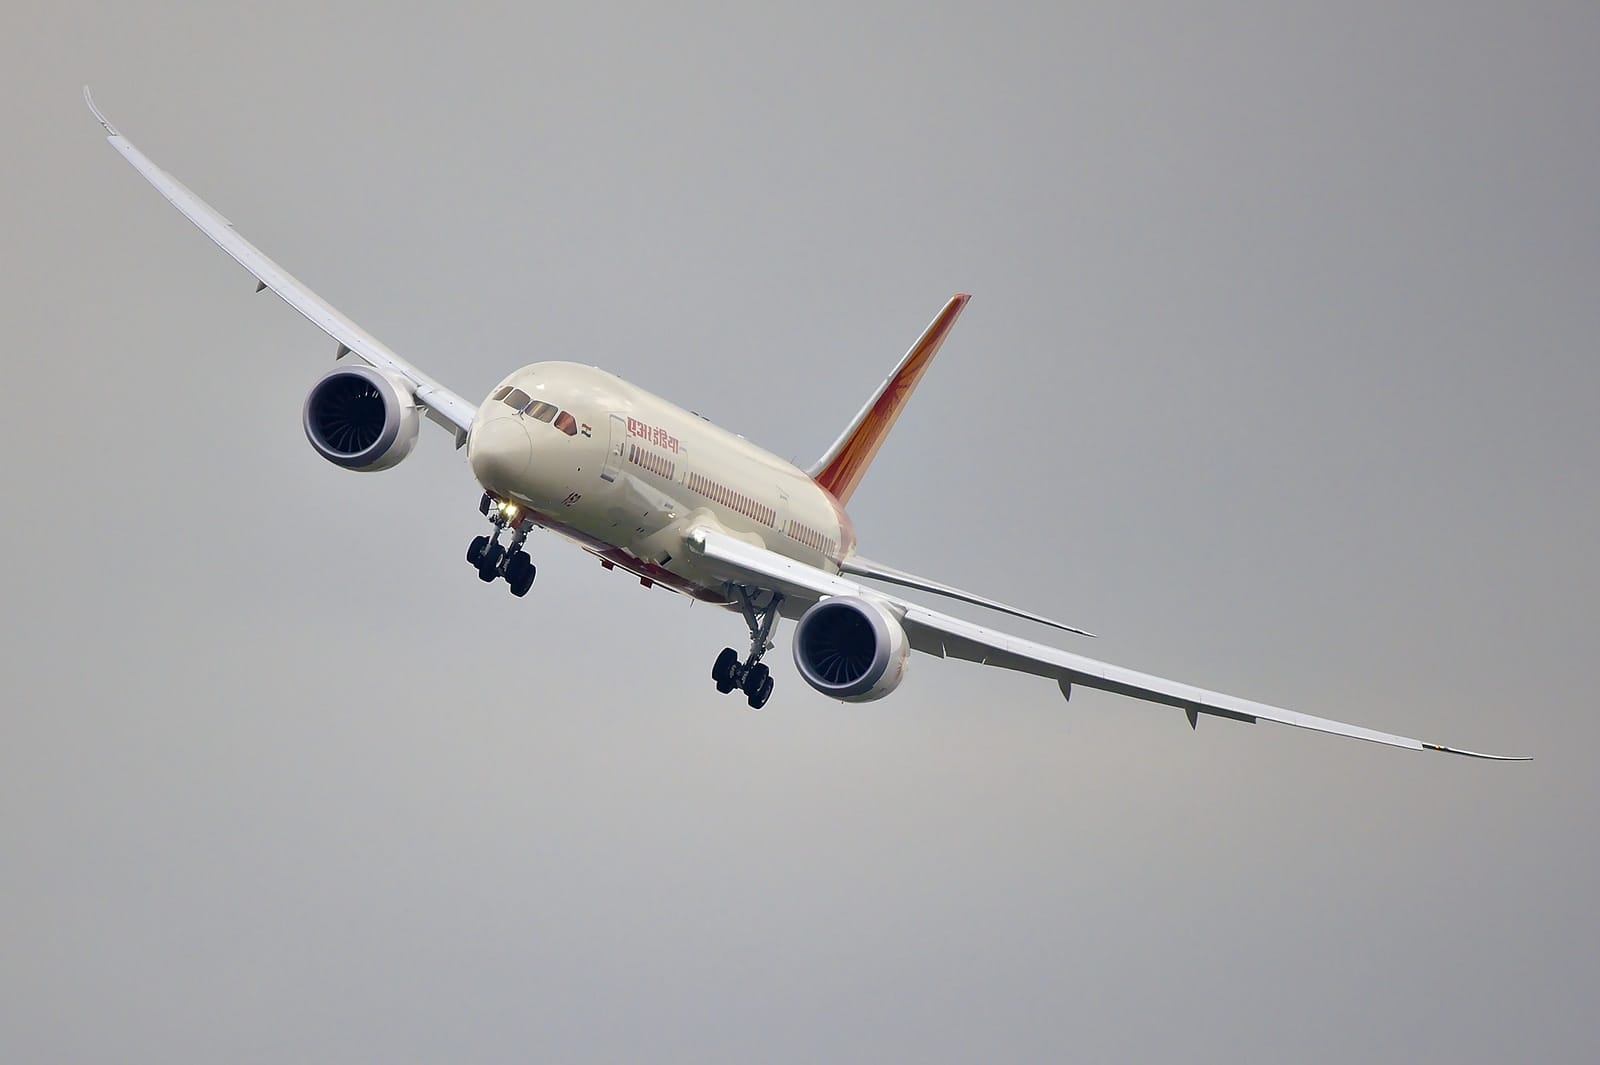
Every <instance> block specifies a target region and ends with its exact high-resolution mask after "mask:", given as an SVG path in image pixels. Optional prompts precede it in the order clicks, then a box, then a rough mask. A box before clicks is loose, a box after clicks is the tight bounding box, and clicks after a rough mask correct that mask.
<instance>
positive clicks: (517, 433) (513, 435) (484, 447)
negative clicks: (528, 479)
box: [467, 418, 533, 491]
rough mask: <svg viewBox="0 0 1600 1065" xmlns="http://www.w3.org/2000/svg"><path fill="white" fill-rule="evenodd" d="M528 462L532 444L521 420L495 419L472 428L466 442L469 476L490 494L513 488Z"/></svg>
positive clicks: (531, 455)
mask: <svg viewBox="0 0 1600 1065" xmlns="http://www.w3.org/2000/svg"><path fill="white" fill-rule="evenodd" d="M532 461H533V441H532V440H530V439H529V438H528V430H527V429H526V428H525V427H524V426H523V424H522V419H521V418H495V419H493V420H491V421H488V422H485V423H484V424H482V425H475V426H473V428H472V435H471V436H470V437H469V438H468V439H467V462H468V463H469V464H470V465H471V466H472V475H473V476H474V477H476V478H477V479H478V483H479V484H481V485H483V487H485V488H487V489H489V490H490V491H493V490H495V489H500V490H502V491H506V490H510V489H513V488H515V487H517V485H518V484H519V483H520V482H521V481H522V479H523V475H524V474H525V473H526V472H527V469H528V465H529V463H531V462H532Z"/></svg>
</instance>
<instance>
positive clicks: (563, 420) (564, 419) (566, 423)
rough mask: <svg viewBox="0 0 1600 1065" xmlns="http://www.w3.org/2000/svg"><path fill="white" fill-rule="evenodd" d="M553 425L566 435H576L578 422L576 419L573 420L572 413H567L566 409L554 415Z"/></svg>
mask: <svg viewBox="0 0 1600 1065" xmlns="http://www.w3.org/2000/svg"><path fill="white" fill-rule="evenodd" d="M555 425H556V428H557V429H560V430H561V431H562V432H563V433H566V434H567V435H568V436H577V435H578V423H577V421H576V420H574V418H573V417H572V415H570V414H568V413H567V412H566V411H562V412H561V413H560V414H557V415H556V422H555Z"/></svg>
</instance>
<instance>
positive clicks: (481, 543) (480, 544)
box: [467, 536, 489, 566]
mask: <svg viewBox="0 0 1600 1065" xmlns="http://www.w3.org/2000/svg"><path fill="white" fill-rule="evenodd" d="M488 546H489V538H488V537H487V536H476V537H473V540H472V543H470V544H468V545H467V561H468V562H470V563H472V565H474V566H476V565H477V564H478V563H479V562H482V561H483V551H484V548H486V547H488Z"/></svg>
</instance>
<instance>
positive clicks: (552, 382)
mask: <svg viewBox="0 0 1600 1065" xmlns="http://www.w3.org/2000/svg"><path fill="white" fill-rule="evenodd" d="M508 385H509V386H511V387H514V388H520V389H522V390H523V391H524V392H526V393H528V394H529V395H530V396H532V397H534V398H535V399H536V400H542V401H544V402H547V403H553V404H555V405H556V406H558V407H560V408H561V409H562V410H564V411H567V412H569V413H571V414H572V415H573V417H575V418H576V419H577V420H578V422H579V423H580V424H583V425H587V426H588V427H589V429H590V435H588V436H585V435H583V434H582V433H580V434H579V435H577V436H567V435H566V434H565V433H563V432H561V431H560V430H558V429H556V428H555V427H554V426H553V425H550V424H546V423H542V422H539V421H537V420H535V419H533V418H531V417H528V416H526V415H517V414H514V413H512V411H511V408H510V407H508V406H507V405H506V404H504V403H503V402H501V401H499V400H491V399H486V400H485V401H484V402H483V404H482V405H481V406H480V407H479V408H478V413H477V417H476V419H475V420H474V425H473V430H472V434H471V436H470V437H469V439H468V443H467V456H468V460H469V461H470V463H471V464H472V468H473V472H474V475H475V476H477V477H478V480H479V482H480V483H481V484H482V485H483V487H484V489H485V490H486V491H488V492H489V493H491V494H492V495H495V496H497V497H499V498H501V499H503V500H505V501H508V502H514V503H516V504H518V505H519V506H521V507H524V508H526V509H527V510H528V511H529V512H531V514H532V516H533V520H535V521H537V522H539V523H540V524H542V525H546V526H547V527H549V528H551V529H553V530H554V531H556V532H560V533H562V534H564V535H567V536H568V537H570V538H572V539H574V540H576V541H578V542H579V543H582V544H584V545H585V546H588V547H591V548H601V547H611V548H617V549H619V550H621V551H622V552H623V553H625V554H626V555H629V556H631V557H633V558H635V559H638V560H640V561H642V562H647V563H654V564H658V565H661V566H662V567H663V568H665V569H666V570H668V571H669V572H671V573H673V574H675V575H677V576H679V577H681V578H683V579H684V580H686V581H689V582H690V583H691V584H693V585H695V586H696V587H697V588H699V589H701V590H703V591H706V592H710V593H713V594H721V592H720V589H721V587H722V584H723V581H722V580H721V579H720V578H719V577H718V576H717V574H716V573H714V572H712V571H710V570H707V569H704V568H703V563H701V562H699V560H698V559H697V558H696V557H695V556H693V555H692V554H691V552H690V551H689V550H688V549H687V548H686V546H685V539H684V537H685V534H686V532H687V531H688V530H689V529H690V528H691V527H693V526H696V525H704V526H710V527H713V528H716V529H719V530H721V531H724V532H727V533H729V534H732V535H734V536H737V537H739V538H740V539H742V540H745V541H746V542H748V543H750V544H753V545H758V546H761V547H764V548H766V549H768V550H770V551H774V552H776V553H778V554H780V555H783V556H785V557H787V558H791V559H794V560H796V561H799V562H803V563H806V564H807V565H812V566H817V567H819V568H821V569H823V570H825V571H827V572H829V573H837V572H838V570H839V563H840V561H841V560H842V559H843V558H845V557H848V555H849V554H850V553H852V552H853V551H854V547H855V544H854V535H853V533H852V532H851V531H850V526H849V520H848V518H847V517H845V516H844V512H843V509H842V507H840V505H839V504H838V502H837V501H836V500H835V499H834V498H833V497H832V496H831V495H829V494H828V492H826V491H825V490H824V489H822V488H821V487H819V486H818V485H817V484H816V482H814V481H813V480H812V479H811V478H810V477H809V476H807V475H806V474H805V473H804V472H803V471H801V470H800V469H799V468H797V467H796V466H794V465H793V464H791V463H789V462H785V461H784V460H783V459H781V458H779V457H778V456H776V455H774V454H772V453H771V452H769V451H767V450H765V449H763V448H761V447H758V446H757V445H755V444H752V443H751V442H750V441H748V440H745V439H744V438H743V437H740V436H738V435H737V434H734V433H730V432H728V431H727V430H726V429H723V428H721V427H720V426H717V425H715V424H713V423H712V422H710V421H708V420H706V419H705V418H703V417H700V416H699V415H696V414H693V413H691V412H690V411H687V410H684V409H683V408H682V407H680V406H678V405H677V404H675V403H672V402H669V401H668V400H665V399H662V398H661V397H660V396H657V395H654V394H652V393H650V392H647V391H645V390H644V389H642V388H639V387H638V386H637V385H633V384H630V383H628V382H627V381H624V380H622V379H621V378H619V377H617V376H616V375H615V374H611V373H607V372H606V371H604V370H600V369H597V368H595V367H592V366H583V365H580V364H577V363H569V362H542V363H534V364H532V365H530V366H524V367H523V368H521V369H519V370H517V371H515V372H514V373H511V374H509V375H508V376H507V377H505V379H504V380H502V381H501V382H500V383H499V384H498V385H496V387H495V389H494V392H498V391H499V390H500V388H501V387H503V386H508ZM492 394H493V392H491V395H492ZM630 419H631V420H632V421H633V423H634V424H635V425H636V426H638V427H648V429H647V430H645V431H644V432H643V433H642V434H639V435H631V434H630V433H629V430H628V425H629V420H630ZM517 426H520V427H521V428H522V429H523V430H524V431H525V433H526V436H527V452H528V454H529V455H530V458H529V459H528V460H527V461H526V462H522V461H521V460H520V458H519V457H518V456H520V455H521V454H522V450H523V447H524V445H523V443H522V439H521V437H519V436H518V435H517V434H516V432H515V431H514V428H515V427H517ZM674 442H675V445H676V446H675V448H674V446H673V443H674ZM635 445H636V446H638V447H640V448H643V449H645V450H646V451H648V452H650V453H651V454H653V455H655V456H656V457H657V459H658V460H659V461H660V462H662V463H670V464H671V470H670V472H671V476H670V477H669V476H665V475H663V473H662V472H660V471H658V470H652V469H649V468H646V467H645V466H643V465H640V464H639V463H637V462H634V461H630V457H629V449H630V447H631V446H635ZM608 459H609V461H608ZM611 471H614V476H612V477H610V478H609V479H607V478H606V477H605V476H603V474H604V473H607V472H611ZM692 474H698V475H700V477H703V478H706V479H708V480H709V481H712V482H715V483H716V484H718V485H720V486H722V487H723V488H725V489H728V490H731V491H734V492H737V493H740V494H741V495H743V496H744V497H745V498H747V499H749V500H751V501H753V502H754V503H757V504H760V505H762V506H765V507H768V508H770V509H771V512H772V514H773V515H774V517H773V520H772V522H771V524H768V523H766V522H764V521H759V520H756V519H755V518H753V517H751V516H749V515H747V514H745V513H743V512H741V511H740V510H739V509H736V508H735V507H733V506H731V505H729V504H728V503H727V502H725V501H723V500H721V499H718V498H714V497H713V496H712V495H709V494H703V493H701V492H699V491H696V490H695V489H694V488H691V483H692V482H691V475H692ZM790 521H794V522H798V523H800V524H801V525H803V526H806V527H808V528H810V529H812V530H814V531H816V532H818V533H820V534H821V535H822V536H824V537H827V538H828V539H829V540H831V541H832V543H833V544H834V545H836V546H835V550H834V551H833V552H832V553H831V555H830V554H825V553H823V552H822V551H820V550H817V549H816V548H815V547H813V546H810V545H808V544H806V543H802V542H801V541H800V540H798V539H796V538H794V537H793V536H791V535H789V533H788V532H787V529H788V527H789V522H790Z"/></svg>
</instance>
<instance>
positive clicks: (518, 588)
mask: <svg viewBox="0 0 1600 1065" xmlns="http://www.w3.org/2000/svg"><path fill="white" fill-rule="evenodd" d="M478 510H479V512H480V513H483V514H487V515H488V516H489V524H491V525H493V526H494V534H493V535H492V536H479V537H476V538H474V539H473V541H472V543H471V545H469V546H468V547H467V561H468V562H470V563H471V564H472V565H473V567H474V568H476V569H477V571H478V579H479V580H480V581H483V582H484V583H485V584H489V583H492V582H493V581H495V580H498V579H499V578H501V577H504V578H505V579H506V585H507V586H508V587H509V588H510V589H511V594H512V595H514V596H516V597H517V598H519V599H520V598H522V597H523V596H525V595H527V594H528V589H529V588H532V587H533V578H534V577H535V576H536V575H537V574H538V572H539V570H538V567H536V566H535V565H534V564H533V559H531V558H529V557H528V553H527V552H526V551H524V550H523V549H522V541H524V540H526V539H527V538H528V523H527V522H525V521H518V520H517V508H516V507H515V506H513V505H511V504H508V503H496V502H495V501H494V499H493V498H492V497H491V496H490V495H489V493H488V492H485V493H484V494H483V499H482V500H481V501H480V502H479V503H478ZM508 528H509V529H510V530H511V542H510V543H509V544H507V545H506V546H504V547H502V546H501V545H500V534H501V533H503V532H505V531H506V529H508Z"/></svg>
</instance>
